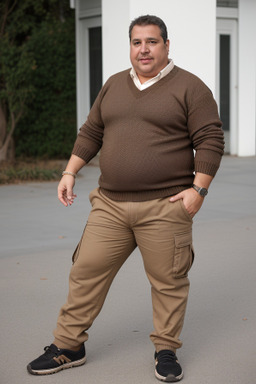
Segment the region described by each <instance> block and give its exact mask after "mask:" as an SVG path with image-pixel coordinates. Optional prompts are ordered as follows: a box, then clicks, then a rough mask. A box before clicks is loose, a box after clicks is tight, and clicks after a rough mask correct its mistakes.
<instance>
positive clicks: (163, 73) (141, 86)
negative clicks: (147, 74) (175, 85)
mask: <svg viewBox="0 0 256 384" xmlns="http://www.w3.org/2000/svg"><path fill="white" fill-rule="evenodd" d="M173 68H174V62H173V60H172V59H171V60H170V61H169V63H168V64H167V66H166V67H164V68H163V69H162V70H161V71H160V72H159V73H158V75H156V76H155V77H153V78H152V79H149V80H147V81H145V83H143V84H141V82H140V79H139V78H138V75H137V73H136V71H135V69H134V68H132V69H131V71H130V76H131V78H132V79H133V82H134V84H135V85H136V87H137V88H138V89H139V90H140V91H143V90H144V89H146V88H148V87H150V86H151V85H153V84H155V83H157V82H158V81H159V80H160V79H162V78H163V77H165V76H166V75H168V73H170V72H171V70H172V69H173Z"/></svg>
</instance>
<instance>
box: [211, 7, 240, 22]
mask: <svg viewBox="0 0 256 384" xmlns="http://www.w3.org/2000/svg"><path fill="white" fill-rule="evenodd" d="M216 16H217V18H218V19H238V8H225V7H217V13H216Z"/></svg>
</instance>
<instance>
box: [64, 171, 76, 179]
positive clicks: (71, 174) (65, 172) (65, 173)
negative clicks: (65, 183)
mask: <svg viewBox="0 0 256 384" xmlns="http://www.w3.org/2000/svg"><path fill="white" fill-rule="evenodd" d="M64 175H70V176H73V177H74V178H76V174H75V173H73V172H67V171H63V172H62V176H64Z"/></svg>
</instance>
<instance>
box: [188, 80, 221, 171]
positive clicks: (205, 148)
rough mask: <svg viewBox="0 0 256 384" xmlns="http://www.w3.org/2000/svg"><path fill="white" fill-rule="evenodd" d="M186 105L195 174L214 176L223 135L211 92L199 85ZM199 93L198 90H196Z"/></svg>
mask: <svg viewBox="0 0 256 384" xmlns="http://www.w3.org/2000/svg"><path fill="white" fill-rule="evenodd" d="M202 87H203V92H202V89H201V92H200V96H198V97H196V95H195V94H196V93H197V92H195V94H194V95H193V97H192V98H191V100H190V103H189V104H188V130H189V135H190V138H191V140H192V143H193V148H194V150H195V152H196V153H195V172H201V173H205V174H208V175H211V176H215V174H216V172H217V170H218V168H219V165H220V162H221V158H222V155H223V153H224V134H223V130H222V122H221V121H220V119H219V115H218V110H217V104H216V102H215V100H214V98H213V95H212V93H211V91H210V90H209V89H208V88H207V87H206V86H205V85H204V84H202V83H201V84H200V87H199V88H202ZM198 93H199V90H198Z"/></svg>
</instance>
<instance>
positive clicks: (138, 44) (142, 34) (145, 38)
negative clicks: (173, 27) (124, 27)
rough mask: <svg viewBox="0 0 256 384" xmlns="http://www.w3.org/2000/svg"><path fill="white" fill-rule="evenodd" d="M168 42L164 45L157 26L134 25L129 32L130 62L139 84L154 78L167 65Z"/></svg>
mask: <svg viewBox="0 0 256 384" xmlns="http://www.w3.org/2000/svg"><path fill="white" fill-rule="evenodd" d="M168 52H169V40H167V41H166V43H164V40H163V38H162V36H161V35H160V28H159V27H158V26H157V25H153V24H152V25H144V26H140V25H135V26H134V27H133V29H132V32H131V43H130V60H131V63H132V65H133V68H134V69H135V71H136V73H137V75H138V77H139V79H140V82H141V83H144V82H145V81H147V80H149V79H151V78H152V77H155V76H156V75H157V74H158V73H159V72H160V71H161V70H162V69H163V68H164V67H166V65H167V64H168Z"/></svg>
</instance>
